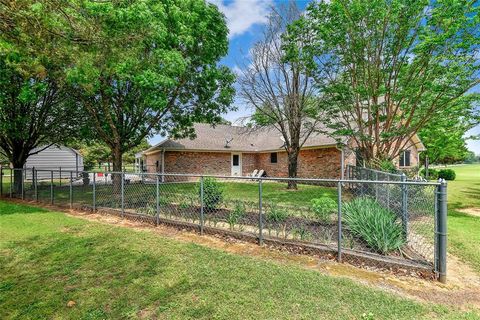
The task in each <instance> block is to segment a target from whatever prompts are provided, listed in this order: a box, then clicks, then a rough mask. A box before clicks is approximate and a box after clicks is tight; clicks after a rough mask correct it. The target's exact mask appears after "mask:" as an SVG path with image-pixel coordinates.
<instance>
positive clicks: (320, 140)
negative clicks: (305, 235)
mask: <svg viewBox="0 0 480 320" xmlns="http://www.w3.org/2000/svg"><path fill="white" fill-rule="evenodd" d="M194 127H195V132H196V135H197V137H196V138H195V139H188V138H187V139H166V140H164V141H162V142H160V143H158V144H157V145H155V146H153V147H151V148H149V149H147V150H145V151H143V152H141V153H139V154H137V155H136V158H137V159H136V166H137V168H142V170H143V171H147V172H151V173H153V172H163V173H186V174H188V173H191V174H213V175H225V176H230V175H232V176H240V175H241V176H246V175H249V174H251V173H252V172H253V171H254V170H255V169H258V170H261V169H263V170H264V171H265V173H266V174H267V175H268V176H273V177H287V176H288V170H287V161H288V160H287V153H286V151H285V149H284V147H283V145H284V142H283V141H282V139H281V135H280V133H279V132H278V131H276V130H275V129H274V128H262V129H257V130H254V131H253V130H252V129H249V128H246V127H239V126H230V125H217V126H215V127H212V126H210V125H208V124H201V123H197V124H195V125H194ZM345 144H346V145H347V146H348V145H349V143H348V141H346V143H345ZM423 150H424V147H423V144H422V143H421V141H420V140H419V139H418V137H414V139H412V143H411V144H410V146H409V147H408V148H407V149H406V150H405V151H404V152H403V153H402V154H401V155H400V157H399V159H397V161H396V164H397V166H398V167H399V168H403V169H409V168H413V167H416V166H417V165H418V155H419V152H421V151H423ZM342 157H343V161H342ZM356 161H357V159H356V156H355V152H354V148H352V147H344V148H339V147H338V144H337V141H336V140H335V139H333V138H330V137H328V136H327V135H324V134H320V133H313V134H311V135H310V137H309V139H308V140H307V141H306V143H305V144H304V146H303V147H302V149H301V151H300V154H299V158H298V176H299V177H317V178H322V177H323V178H327V177H329V178H335V177H340V176H341V172H342V162H343V164H344V165H347V164H351V165H355V164H356Z"/></svg>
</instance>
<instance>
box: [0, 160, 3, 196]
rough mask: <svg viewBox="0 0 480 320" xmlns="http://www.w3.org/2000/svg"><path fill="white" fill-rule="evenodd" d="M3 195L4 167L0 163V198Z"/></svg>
mask: <svg viewBox="0 0 480 320" xmlns="http://www.w3.org/2000/svg"><path fill="white" fill-rule="evenodd" d="M1 197H3V167H2V165H0V198H1Z"/></svg>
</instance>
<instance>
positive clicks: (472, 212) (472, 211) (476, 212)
mask: <svg viewBox="0 0 480 320" xmlns="http://www.w3.org/2000/svg"><path fill="white" fill-rule="evenodd" d="M457 211H458V212H461V213H465V214H468V215H469V216H473V217H477V218H480V208H476V207H472V208H463V209H457Z"/></svg>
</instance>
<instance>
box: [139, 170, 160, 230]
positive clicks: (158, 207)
mask: <svg viewBox="0 0 480 320" xmlns="http://www.w3.org/2000/svg"><path fill="white" fill-rule="evenodd" d="M142 177H143V175H142ZM156 177H157V179H156V180H157V181H156V184H157V191H156V199H157V201H156V203H157V209H156V214H155V224H156V225H157V226H158V225H159V224H160V178H159V176H158V174H157V175H156Z"/></svg>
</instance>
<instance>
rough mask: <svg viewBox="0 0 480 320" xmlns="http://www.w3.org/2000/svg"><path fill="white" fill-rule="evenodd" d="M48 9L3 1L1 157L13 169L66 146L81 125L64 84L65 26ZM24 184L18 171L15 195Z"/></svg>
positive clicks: (0, 35)
mask: <svg viewBox="0 0 480 320" xmlns="http://www.w3.org/2000/svg"><path fill="white" fill-rule="evenodd" d="M43 10H44V9H43V8H42V5H41V4H40V3H36V2H29V1H26V2H25V1H2V2H0V21H1V22H0V153H2V154H3V155H4V156H5V157H6V158H7V159H8V161H9V162H10V163H11V165H12V166H13V168H23V166H24V164H25V162H26V160H27V158H28V157H29V156H31V155H33V154H35V153H38V152H39V151H41V150H43V148H45V147H47V146H49V145H51V144H55V143H63V142H66V141H67V140H69V139H70V138H71V137H72V136H75V135H76V134H77V133H78V127H79V124H81V121H80V120H79V118H78V117H77V116H78V112H76V107H75V106H74V105H73V104H72V103H71V101H70V100H69V95H68V92H67V89H66V85H65V72H64V70H65V67H66V65H67V64H68V62H69V55H68V52H66V51H63V49H65V47H63V46H62V45H61V44H60V42H63V41H64V38H59V37H57V36H56V35H54V34H55V33H56V32H57V31H58V30H61V29H62V25H61V24H56V23H55V19H54V18H52V17H51V16H47V15H44V14H42V12H43ZM59 40H60V41H59ZM21 180H22V174H21V172H20V171H15V174H14V191H15V192H19V191H20V190H21Z"/></svg>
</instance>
